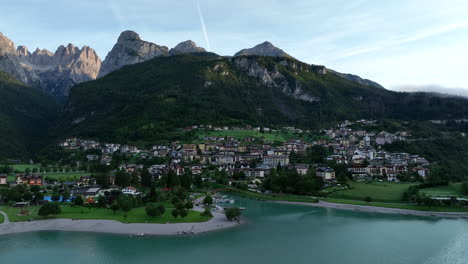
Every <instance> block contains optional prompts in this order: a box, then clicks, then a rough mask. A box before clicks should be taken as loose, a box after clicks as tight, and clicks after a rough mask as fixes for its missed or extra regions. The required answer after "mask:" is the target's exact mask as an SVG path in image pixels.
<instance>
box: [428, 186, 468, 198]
mask: <svg viewBox="0 0 468 264" xmlns="http://www.w3.org/2000/svg"><path fill="white" fill-rule="evenodd" d="M419 191H420V192H421V193H424V194H426V195H428V196H435V197H437V196H444V197H447V196H457V197H463V198H468V196H467V195H463V194H462V193H461V183H451V184H450V185H448V186H437V187H432V188H426V189H420V190H419Z"/></svg>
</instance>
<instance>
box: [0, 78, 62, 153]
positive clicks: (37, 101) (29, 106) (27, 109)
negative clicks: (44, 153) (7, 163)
mask: <svg viewBox="0 0 468 264" xmlns="http://www.w3.org/2000/svg"><path fill="white" fill-rule="evenodd" d="M0 98H1V104H0V124H1V125H0V139H1V140H0V159H3V158H23V159H24V158H27V157H30V153H31V152H32V151H34V150H37V149H38V148H40V147H41V146H42V145H43V144H46V142H47V131H48V127H49V126H50V125H51V124H52V122H53V121H54V120H55V117H56V114H57V107H56V105H55V102H54V101H53V100H52V98H51V97H50V96H48V95H46V94H44V93H43V92H41V91H40V90H38V89H36V88H33V87H30V86H27V85H25V84H24V83H22V82H20V81H18V80H16V79H15V78H14V77H13V76H12V75H11V74H9V73H6V72H3V71H0Z"/></svg>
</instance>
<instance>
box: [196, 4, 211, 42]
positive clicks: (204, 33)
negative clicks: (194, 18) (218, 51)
mask: <svg viewBox="0 0 468 264" xmlns="http://www.w3.org/2000/svg"><path fill="white" fill-rule="evenodd" d="M197 10H198V16H199V17H200V23H201V26H202V30H203V36H204V37H205V42H206V50H207V51H210V50H211V47H210V39H208V33H207V32H206V26H205V20H204V19H203V14H202V11H201V8H200V1H198V0H197Z"/></svg>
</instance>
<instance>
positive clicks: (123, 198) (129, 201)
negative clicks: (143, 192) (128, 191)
mask: <svg viewBox="0 0 468 264" xmlns="http://www.w3.org/2000/svg"><path fill="white" fill-rule="evenodd" d="M117 203H118V204H119V208H120V209H121V210H122V211H124V213H125V214H124V218H125V219H127V215H128V212H130V210H132V208H133V205H134V201H133V198H132V197H130V196H127V195H120V196H119V198H118V199H117Z"/></svg>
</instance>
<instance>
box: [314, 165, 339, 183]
mask: <svg viewBox="0 0 468 264" xmlns="http://www.w3.org/2000/svg"><path fill="white" fill-rule="evenodd" d="M315 173H316V175H317V177H321V178H323V179H324V180H326V181H333V180H335V179H336V176H335V170H333V169H332V168H330V167H318V168H317V169H315Z"/></svg>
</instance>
